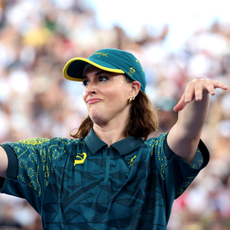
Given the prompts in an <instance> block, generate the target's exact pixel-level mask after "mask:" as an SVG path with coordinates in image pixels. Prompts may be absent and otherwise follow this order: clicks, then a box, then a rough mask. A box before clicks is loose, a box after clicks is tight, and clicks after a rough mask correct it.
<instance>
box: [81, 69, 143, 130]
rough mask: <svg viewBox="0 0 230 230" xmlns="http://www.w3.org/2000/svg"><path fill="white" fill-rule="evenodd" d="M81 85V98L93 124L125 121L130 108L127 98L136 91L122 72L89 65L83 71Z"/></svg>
mask: <svg viewBox="0 0 230 230" xmlns="http://www.w3.org/2000/svg"><path fill="white" fill-rule="evenodd" d="M134 84H135V83H134ZM138 84H139V83H138ZM83 85H84V87H85V90H84V93H83V99H84V101H85V103H86V106H87V109H88V114H89V116H90V118H91V119H92V121H93V122H94V123H95V124H97V125H100V126H106V125H108V124H112V123H114V122H115V124H116V122H117V124H119V123H122V121H124V122H126V120H127V119H128V117H129V108H130V106H129V104H128V99H129V98H130V97H131V96H136V94H137V93H136V92H135V91H136V89H135V88H136V87H134V86H133V83H128V82H127V81H126V80H125V76H124V75H123V74H117V73H111V72H106V71H104V70H101V69H98V68H97V67H94V66H89V67H88V68H87V69H86V71H85V73H84V77H83Z"/></svg>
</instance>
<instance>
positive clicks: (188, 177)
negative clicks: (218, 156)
mask: <svg viewBox="0 0 230 230" xmlns="http://www.w3.org/2000/svg"><path fill="white" fill-rule="evenodd" d="M166 139H167V133H164V134H162V135H160V137H159V138H157V139H155V140H154V139H153V140H152V141H153V143H152V146H153V148H154V150H155V151H154V152H155V160H156V165H157V168H158V171H159V174H160V177H161V180H162V181H163V185H164V191H165V193H166V194H167V195H168V196H170V197H171V198H173V199H176V198H178V197H179V196H180V195H181V194H182V193H183V192H184V191H185V190H186V189H187V188H188V186H189V185H190V184H191V183H192V181H193V180H194V178H195V177H196V176H197V175H198V173H199V172H200V170H201V169H202V168H204V167H205V166H206V165H207V163H208V161H209V152H208V149H207V148H206V146H205V145H204V143H203V142H202V141H201V140H200V143H199V145H198V148H197V151H196V155H195V157H194V160H193V162H192V163H191V164H189V163H187V162H186V161H184V160H183V159H181V158H180V157H179V156H178V155H176V154H175V153H174V152H173V151H172V150H171V149H170V148H169V146H168V144H167V141H166Z"/></svg>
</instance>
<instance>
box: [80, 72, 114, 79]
mask: <svg viewBox="0 0 230 230" xmlns="http://www.w3.org/2000/svg"><path fill="white" fill-rule="evenodd" d="M102 73H111V72H109V71H105V70H101V71H99V72H97V73H95V75H96V76H97V75H100V74H102ZM85 78H87V76H83V79H85Z"/></svg>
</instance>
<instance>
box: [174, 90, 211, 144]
mask: <svg viewBox="0 0 230 230" xmlns="http://www.w3.org/2000/svg"><path fill="white" fill-rule="evenodd" d="M209 101H210V95H209V94H206V95H205V96H203V98H202V100H201V101H195V100H192V101H191V102H190V103H188V104H187V105H186V106H185V108H184V109H183V110H181V111H180V112H179V113H178V121H177V124H176V125H177V126H178V131H180V134H179V135H181V138H183V139H184V140H188V141H190V140H194V139H199V138H200V135H201V132H202V128H203V126H204V123H205V121H206V119H207V115H208V110H209Z"/></svg>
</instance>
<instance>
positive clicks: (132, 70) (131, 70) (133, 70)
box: [128, 67, 136, 76]
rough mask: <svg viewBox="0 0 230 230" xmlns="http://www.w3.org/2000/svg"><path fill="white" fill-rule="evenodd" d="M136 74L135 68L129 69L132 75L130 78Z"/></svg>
mask: <svg viewBox="0 0 230 230" xmlns="http://www.w3.org/2000/svg"><path fill="white" fill-rule="evenodd" d="M135 72H136V70H135V69H134V68H133V67H131V68H130V69H129V72H128V74H129V75H130V76H133V74H134V73H135Z"/></svg>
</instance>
